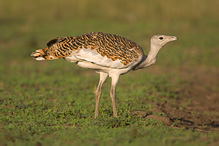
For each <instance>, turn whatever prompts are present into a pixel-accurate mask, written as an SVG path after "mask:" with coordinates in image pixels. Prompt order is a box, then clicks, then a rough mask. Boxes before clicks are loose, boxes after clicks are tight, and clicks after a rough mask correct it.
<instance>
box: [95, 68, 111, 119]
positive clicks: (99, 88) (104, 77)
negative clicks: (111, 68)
mask: <svg viewBox="0 0 219 146" xmlns="http://www.w3.org/2000/svg"><path fill="white" fill-rule="evenodd" d="M107 76H108V74H107V73H104V72H100V81H99V84H98V86H97V89H96V91H95V94H96V108H95V118H96V117H97V116H98V113H99V101H100V96H101V87H102V85H103V83H104V82H105V80H106V78H107Z"/></svg>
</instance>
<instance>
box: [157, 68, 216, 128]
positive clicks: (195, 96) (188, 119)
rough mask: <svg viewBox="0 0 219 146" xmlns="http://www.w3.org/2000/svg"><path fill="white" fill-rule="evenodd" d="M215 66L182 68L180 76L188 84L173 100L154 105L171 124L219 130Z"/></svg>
mask: <svg viewBox="0 0 219 146" xmlns="http://www.w3.org/2000/svg"><path fill="white" fill-rule="evenodd" d="M218 75H219V70H218V68H193V69H186V68H183V69H182V72H181V76H182V77H183V78H184V79H185V80H186V82H187V83H188V85H187V86H186V87H185V88H184V89H182V90H181V91H180V92H179V98H178V99H177V100H176V101H170V100H168V101H167V102H163V103H159V104H157V107H156V108H157V109H158V110H160V111H162V112H164V113H165V114H166V115H167V117H168V118H169V120H170V121H171V124H170V123H169V122H168V123H167V124H168V125H172V126H177V127H185V128H193V129H197V130H202V131H215V130H216V131H219V91H218V87H219V80H218V79H219V77H218Z"/></svg>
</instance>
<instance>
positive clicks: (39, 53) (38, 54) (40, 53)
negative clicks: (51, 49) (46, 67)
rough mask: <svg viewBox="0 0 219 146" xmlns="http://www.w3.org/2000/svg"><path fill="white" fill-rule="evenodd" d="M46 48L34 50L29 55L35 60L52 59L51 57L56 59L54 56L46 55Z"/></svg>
mask: <svg viewBox="0 0 219 146" xmlns="http://www.w3.org/2000/svg"><path fill="white" fill-rule="evenodd" d="M47 50H48V48H45V49H39V50H36V51H35V52H32V53H31V56H32V57H33V59H35V60H52V59H56V58H55V57H53V56H51V55H49V56H48V55H47Z"/></svg>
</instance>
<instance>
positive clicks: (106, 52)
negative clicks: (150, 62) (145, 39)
mask: <svg viewBox="0 0 219 146" xmlns="http://www.w3.org/2000/svg"><path fill="white" fill-rule="evenodd" d="M47 46H48V49H47V48H46V49H42V50H37V51H36V53H33V54H32V56H33V57H34V58H35V59H36V60H44V59H45V60H51V59H60V58H65V57H68V56H70V55H71V54H72V53H73V52H74V51H77V50H79V49H89V48H90V49H91V50H96V51H97V52H98V53H99V54H100V55H101V56H103V57H104V56H106V57H107V58H110V59H111V60H112V61H116V60H118V59H119V60H120V62H121V63H122V64H123V65H124V66H125V65H127V64H129V63H130V62H132V61H135V62H137V61H140V59H141V58H142V56H143V50H142V49H141V47H140V46H139V45H138V44H136V43H134V42H132V41H130V40H128V39H126V38H124V37H120V36H117V35H113V34H108V33H102V32H98V33H96V32H91V33H87V34H83V35H80V36H77V37H63V38H57V39H53V40H51V41H49V42H48V43H47ZM39 52H41V53H42V54H40V53H39ZM43 58H44V59H43Z"/></svg>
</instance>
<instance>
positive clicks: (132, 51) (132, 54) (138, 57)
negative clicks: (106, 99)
mask: <svg viewBox="0 0 219 146" xmlns="http://www.w3.org/2000/svg"><path fill="white" fill-rule="evenodd" d="M175 40H177V37H176V36H167V35H154V36H153V37H152V38H151V40H150V50H149V53H148V55H145V54H144V51H143V49H142V47H141V46H140V45H139V44H137V43H135V42H133V41H131V40H129V39H127V38H124V37H121V36H119V35H115V34H110V33H104V32H90V33H84V34H82V35H79V36H74V37H57V38H55V39H52V40H50V41H49V42H48V43H47V47H46V48H44V49H38V50H36V51H35V52H32V53H31V56H32V57H33V59H35V60H39V61H42V60H54V59H61V58H63V59H65V60H66V61H68V62H71V63H76V64H77V65H78V66H80V67H82V68H87V69H91V70H94V71H96V72H97V73H98V74H99V75H100V79H99V83H98V86H97V88H96V90H95V96H96V105H95V115H94V116H95V118H96V117H98V115H99V101H100V97H101V88H102V85H103V83H104V82H105V80H106V79H107V77H108V76H109V77H110V78H111V88H110V97H111V100H112V107H113V117H117V109H116V86H117V83H118V81H119V77H120V75H123V74H126V73H128V72H129V71H135V70H138V69H142V68H145V67H148V66H151V65H153V64H155V63H156V60H157V55H158V52H159V51H160V50H161V48H162V47H163V46H164V45H165V44H166V43H168V42H171V41H175Z"/></svg>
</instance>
